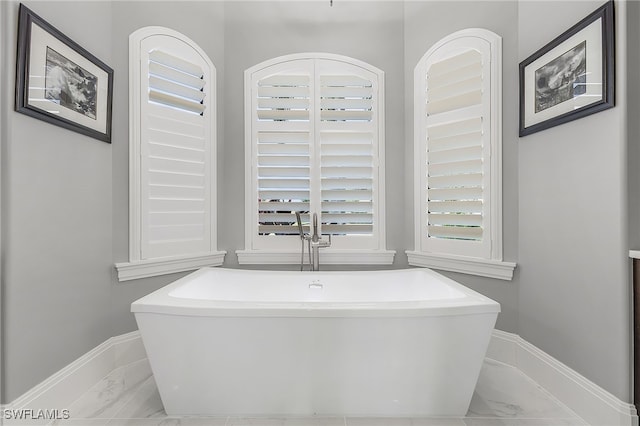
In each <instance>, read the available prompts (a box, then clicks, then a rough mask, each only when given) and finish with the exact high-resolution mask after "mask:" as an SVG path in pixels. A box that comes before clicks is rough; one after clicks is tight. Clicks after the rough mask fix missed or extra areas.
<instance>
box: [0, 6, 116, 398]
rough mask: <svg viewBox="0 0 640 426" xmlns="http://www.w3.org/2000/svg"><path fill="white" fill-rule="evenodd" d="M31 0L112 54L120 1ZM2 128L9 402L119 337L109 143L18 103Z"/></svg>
mask: <svg viewBox="0 0 640 426" xmlns="http://www.w3.org/2000/svg"><path fill="white" fill-rule="evenodd" d="M26 4H27V6H28V7H29V8H31V9H32V10H34V11H35V12H36V13H37V14H39V15H40V16H42V17H44V18H45V20H47V21H48V22H51V23H55V26H56V27H57V28H58V29H60V30H61V31H62V32H64V33H65V34H67V35H68V36H69V37H71V38H72V39H74V40H77V41H78V42H79V43H81V44H82V45H83V46H84V47H85V48H87V49H88V50H89V51H91V52H92V53H94V54H95V55H96V56H97V57H99V58H101V59H102V60H103V61H105V62H106V63H110V62H111V59H112V54H111V28H110V22H111V20H110V16H111V3H105V2H83V3H77V2H69V3H52V2H26ZM7 8H8V10H7V12H8V13H7V16H6V17H5V18H6V20H5V22H3V23H2V25H3V26H4V25H7V32H6V33H5V34H6V35H7V38H8V40H7V43H8V45H10V46H16V39H15V34H16V26H17V20H18V3H17V2H11V3H10V4H8V5H7ZM70 10H73V11H74V12H73V13H69V11H70ZM79 16H81V17H82V19H78V17H79ZM5 55H6V56H5V57H3V58H2V60H3V68H2V73H3V79H4V78H6V77H5V76H6V74H7V73H8V74H10V77H9V78H11V79H13V75H14V71H13V70H15V50H14V49H11V50H9V49H7V52H5ZM11 85H13V83H11ZM3 95H4V96H7V97H9V96H11V98H10V99H7V98H4V99H3V103H4V105H7V104H9V105H12V104H11V102H12V94H10V93H5V92H3ZM10 108H11V107H10ZM11 109H12V108H11ZM5 126H6V127H5ZM2 127H3V136H4V137H3V146H2V150H3V151H2V220H3V230H2V231H3V232H2V238H3V241H2V243H3V247H2V249H3V269H2V280H3V282H2V285H3V289H4V297H3V328H4V336H3V337H4V342H3V343H4V344H3V350H4V351H3V361H4V365H3V366H4V368H3V373H4V375H3V386H4V392H3V398H4V401H3V402H7V401H10V400H13V399H14V398H16V397H17V396H19V395H20V394H22V393H23V392H25V391H26V390H28V389H29V388H30V387H32V386H34V385H36V384H37V383H38V382H40V381H41V380H43V379H44V378H46V377H47V376H49V375H50V374H52V373H54V372H55V371H57V370H59V369H61V368H62V367H64V366H66V365H67V364H69V363H70V362H71V361H73V360H74V359H75V358H77V357H78V356H80V355H82V354H84V353H86V352H87V351H89V350H91V349H92V348H94V347H95V346H97V345H99V344H100V343H102V342H104V341H105V340H107V339H108V338H109V337H111V336H113V333H112V330H111V327H110V320H111V309H110V306H109V301H110V296H111V295H110V290H111V269H112V255H111V251H112V243H111V242H112V212H111V209H112V198H111V188H112V173H111V145H109V144H107V143H104V142H100V141H98V140H96V139H92V138H89V137H87V136H83V135H80V134H78V133H75V132H70V131H68V130H66V129H63V128H61V127H57V126H53V125H51V124H48V123H45V122H44V121H40V120H36V119H33V118H31V117H28V116H26V115H23V114H19V113H17V112H14V111H13V110H11V111H8V114H7V117H5V119H4V120H3V122H2ZM4 133H6V135H4Z"/></svg>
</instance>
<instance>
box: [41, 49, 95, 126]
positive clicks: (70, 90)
mask: <svg viewBox="0 0 640 426" xmlns="http://www.w3.org/2000/svg"><path fill="white" fill-rule="evenodd" d="M97 84H98V79H97V78H96V76H95V75H93V74H91V73H90V72H89V71H87V70H85V69H84V68H82V67H81V66H79V65H77V64H76V63H74V62H73V61H70V60H69V59H67V58H65V57H64V56H62V55H61V54H59V53H58V52H56V51H55V50H53V49H52V48H50V47H47V71H46V76H45V92H44V93H45V97H46V98H47V99H49V100H50V101H52V102H56V103H58V104H59V105H60V106H63V107H65V108H68V109H70V110H73V111H75V112H78V113H80V114H84V115H86V116H87V117H89V118H92V119H94V120H95V119H96V88H97Z"/></svg>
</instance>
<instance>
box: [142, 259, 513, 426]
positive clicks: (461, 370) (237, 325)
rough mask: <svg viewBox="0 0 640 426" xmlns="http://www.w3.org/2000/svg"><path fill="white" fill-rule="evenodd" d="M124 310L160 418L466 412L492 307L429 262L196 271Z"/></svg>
mask: <svg viewBox="0 0 640 426" xmlns="http://www.w3.org/2000/svg"><path fill="white" fill-rule="evenodd" d="M131 310H132V312H134V313H135V317H136V320H137V322H138V326H139V327H140V332H141V335H142V340H143V343H144V346H145V348H146V350H147V354H148V357H149V362H150V363H151V368H152V371H153V374H154V377H155V380H156V383H157V385H158V389H159V391H160V396H161V398H162V402H163V403H164V406H165V410H166V412H167V414H169V415H209V416H226V415H246V416H282V415H286V416H313V415H326V416H378V417H380V416H464V415H465V414H466V412H467V410H468V407H469V403H470V401H471V396H472V395H473V390H474V388H475V385H476V382H477V380H478V375H479V373H480V367H481V365H482V362H483V359H484V356H485V353H486V350H487V346H488V343H489V338H490V335H491V331H492V329H493V327H494V325H495V321H496V317H497V315H498V312H499V311H500V305H499V304H498V303H496V302H494V301H493V300H491V299H488V298H486V297H484V296H482V295H480V294H478V293H476V292H474V291H472V290H470V289H468V288H466V287H464V286H462V285H460V284H458V283H456V282H454V281H452V280H450V279H448V278H446V277H444V276H442V275H440V274H438V273H435V272H433V271H431V270H429V269H404V270H392V271H367V272H276V271H249V270H233V269H222V268H205V269H201V270H199V271H196V272H194V273H192V274H190V275H187V276H186V277H184V278H182V279H180V280H178V281H176V282H174V283H172V284H169V285H168V286H166V287H164V288H161V289H160V290H158V291H156V292H154V293H151V294H149V295H148V296H145V297H143V298H141V299H139V300H137V301H136V302H134V303H133V304H132V305H131Z"/></svg>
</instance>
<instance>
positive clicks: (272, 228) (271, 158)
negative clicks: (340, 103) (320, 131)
mask: <svg viewBox="0 0 640 426" xmlns="http://www.w3.org/2000/svg"><path fill="white" fill-rule="evenodd" d="M311 74H312V64H311V63H310V62H308V61H302V62H298V63H293V64H285V65H281V66H280V67H277V69H274V70H270V72H269V73H267V74H265V75H257V76H254V79H255V85H254V90H255V93H254V102H255V104H254V105H255V106H256V108H255V114H256V115H255V117H254V120H255V121H254V126H253V127H254V131H255V135H254V138H255V143H256V147H255V155H256V161H255V163H254V164H255V166H254V167H255V169H256V180H257V187H258V188H257V189H258V194H257V197H258V230H257V231H258V232H257V233H258V235H261V236H274V235H275V236H282V235H298V228H297V225H296V223H295V213H294V212H296V211H298V212H301V213H302V215H303V219H304V220H305V221H308V219H309V218H308V212H309V210H310V208H311V207H310V203H311V186H310V156H311V137H310V135H311V117H312V115H313V111H312V81H311Z"/></svg>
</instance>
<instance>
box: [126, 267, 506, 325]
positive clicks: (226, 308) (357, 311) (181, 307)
mask: <svg viewBox="0 0 640 426" xmlns="http://www.w3.org/2000/svg"><path fill="white" fill-rule="evenodd" d="M211 269H214V268H210V267H205V268H201V269H199V270H197V271H195V272H192V273H190V274H188V275H185V276H184V277H182V278H180V279H178V280H176V281H174V282H172V283H170V284H168V285H166V286H164V287H162V288H160V289H158V290H156V291H154V292H152V293H150V294H148V295H146V296H143V297H142V298H140V299H138V300H136V301H135V302H133V303H132V304H131V312H133V313H134V314H161V315H176V316H188V317H309V318H319V317H332V318H336V317H340V318H348V317H376V318H377V317H399V318H404V317H425V316H429V317H431V316H450V315H468V314H491V313H493V314H498V313H499V312H500V310H501V308H500V304H499V303H498V302H496V301H494V300H492V299H490V298H488V297H486V296H484V295H482V294H480V293H478V292H476V291H474V290H472V289H470V288H468V287H466V286H464V285H462V284H460V283H458V282H456V281H454V280H452V279H450V278H447V277H445V276H444V275H442V274H439V273H437V272H435V271H432V270H430V269H427V268H406V269H397V270H382V271H318V272H317V273H316V272H314V274H319V275H322V276H331V275H337V274H345V273H347V274H351V273H353V274H358V273H375V274H376V275H379V274H393V273H394V272H395V273H397V272H398V271H422V272H417V273H424V274H426V275H430V276H433V277H435V278H437V279H440V280H443V281H444V282H445V283H446V284H447V285H449V286H453V287H454V288H456V289H458V290H460V291H461V292H462V293H464V296H465V297H464V298H455V299H437V300H421V301H394V302H360V303H359V302H326V301H323V302H290V301H288V302H255V301H251V302H244V301H221V300H211V299H191V298H180V297H173V296H170V295H169V293H170V292H171V291H173V290H174V289H176V288H178V287H180V286H182V285H184V284H185V283H186V282H188V281H189V280H191V279H193V278H196V277H199V276H200V275H203V274H206V273H207V271H209V270H211ZM215 269H216V270H219V269H224V270H225V271H234V272H232V273H236V271H237V273H243V274H247V275H261V274H265V273H266V274H274V275H275V274H282V273H285V274H305V272H300V271H271V270H244V269H231V268H219V267H216V268H215Z"/></svg>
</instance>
